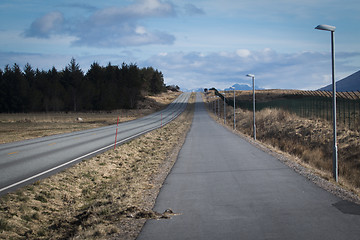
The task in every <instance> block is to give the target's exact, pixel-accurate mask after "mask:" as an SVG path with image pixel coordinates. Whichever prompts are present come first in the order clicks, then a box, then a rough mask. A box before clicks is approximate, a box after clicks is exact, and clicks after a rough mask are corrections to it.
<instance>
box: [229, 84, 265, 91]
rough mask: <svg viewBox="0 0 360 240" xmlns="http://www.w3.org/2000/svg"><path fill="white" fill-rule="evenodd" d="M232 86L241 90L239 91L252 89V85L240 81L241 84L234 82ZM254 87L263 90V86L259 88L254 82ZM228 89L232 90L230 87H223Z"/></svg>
mask: <svg viewBox="0 0 360 240" xmlns="http://www.w3.org/2000/svg"><path fill="white" fill-rule="evenodd" d="M232 87H233V88H235V90H241V91H248V90H252V86H250V85H248V84H245V83H242V84H238V83H236V84H234V85H232ZM255 89H256V90H263V88H259V87H258V86H256V84H255ZM229 90H232V89H230V88H225V91H229Z"/></svg>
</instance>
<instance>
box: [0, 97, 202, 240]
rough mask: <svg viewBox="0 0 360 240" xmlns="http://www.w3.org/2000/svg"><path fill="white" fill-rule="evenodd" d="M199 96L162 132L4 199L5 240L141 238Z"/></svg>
mask: <svg viewBox="0 0 360 240" xmlns="http://www.w3.org/2000/svg"><path fill="white" fill-rule="evenodd" d="M194 100H195V97H194V95H193V96H192V97H191V100H190V103H191V104H189V105H188V107H187V109H186V111H185V112H184V113H183V114H182V115H180V116H179V117H178V118H177V119H176V120H174V121H173V122H171V123H169V124H168V125H166V126H164V127H163V128H161V129H157V130H155V131H152V132H150V133H148V134H146V135H143V136H142V137H140V138H137V139H135V140H133V141H131V142H128V143H126V144H123V145H121V146H119V147H117V148H116V150H111V151H108V152H105V153H103V154H101V155H98V156H95V157H93V158H91V159H89V160H85V161H83V162H81V163H79V164H77V165H75V166H73V167H71V168H69V169H67V170H65V171H63V172H61V173H59V174H56V175H54V176H51V177H49V178H46V179H44V180H42V181H39V182H36V183H35V184H33V185H30V186H27V187H24V188H22V189H19V190H17V191H16V192H13V193H9V194H7V195H5V196H3V197H2V198H0V239H135V238H136V237H137V235H138V233H139V232H140V230H141V228H142V226H143V224H144V223H145V221H146V219H150V218H153V219H159V218H165V219H166V218H171V217H174V216H175V215H177V214H181V213H174V212H172V210H171V209H164V211H163V212H161V213H157V212H154V211H152V208H153V205H154V203H155V199H156V197H157V194H158V192H159V190H160V188H161V186H162V184H163V181H164V180H165V178H166V176H167V174H168V172H169V171H170V169H171V168H172V166H173V164H174V162H175V160H176V158H177V155H178V152H179V150H180V149H181V146H182V144H183V142H184V140H185V136H186V133H187V132H188V130H189V129H190V126H191V122H192V117H193V111H194V106H193V104H192V103H194Z"/></svg>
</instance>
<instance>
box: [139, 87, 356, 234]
mask: <svg viewBox="0 0 360 240" xmlns="http://www.w3.org/2000/svg"><path fill="white" fill-rule="evenodd" d="M168 208H171V209H172V210H173V211H174V212H176V213H179V214H180V215H177V216H173V217H172V218H171V219H169V220H148V221H147V222H146V224H145V226H144V228H143V230H142V232H141V233H140V235H139V237H138V239H154V240H155V239H156V240H158V239H261V240H263V239H301V240H303V239H307V240H309V239H327V240H328V239H337V240H339V239H347V240H349V239H357V240H358V239H360V206H359V205H355V204H352V203H349V202H347V201H343V200H341V199H339V198H337V197H335V196H334V195H332V194H330V193H328V192H326V191H325V190H323V189H321V188H319V187H317V186H316V185H314V184H313V183H312V182H310V181H308V180H307V179H305V178H304V177H302V176H300V175H298V174H297V173H295V172H294V171H293V170H291V169H290V168H288V167H287V166H285V165H284V164H283V163H281V162H280V161H279V160H277V159H276V158H274V157H272V156H270V155H269V154H267V153H265V152H263V151H261V150H259V149H257V148H256V147H254V146H253V145H251V144H249V143H248V142H246V141H245V140H243V139H242V138H240V137H238V136H237V135H235V134H233V133H232V132H230V131H229V130H227V129H225V128H224V127H222V126H221V125H219V124H217V123H216V122H215V121H213V120H212V119H211V118H210V117H209V115H208V114H207V111H206V110H205V107H204V104H203V103H202V101H201V98H200V96H199V94H198V95H197V103H196V110H195V115H194V121H193V125H192V127H191V130H190V132H189V133H188V136H187V138H186V141H185V144H184V146H183V148H182V150H181V151H180V154H179V158H178V160H177V162H176V164H175V165H174V167H173V169H172V171H171V173H170V174H169V176H168V177H167V179H166V181H165V183H164V186H163V188H162V189H161V191H160V194H159V196H158V198H157V200H156V205H155V209H154V210H155V211H158V212H163V211H164V210H165V209H168Z"/></svg>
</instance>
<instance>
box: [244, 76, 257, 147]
mask: <svg viewBox="0 0 360 240" xmlns="http://www.w3.org/2000/svg"><path fill="white" fill-rule="evenodd" d="M246 76H247V77H251V78H252V85H253V119H254V122H253V129H254V140H255V141H256V124H255V75H254V74H247V75H246Z"/></svg>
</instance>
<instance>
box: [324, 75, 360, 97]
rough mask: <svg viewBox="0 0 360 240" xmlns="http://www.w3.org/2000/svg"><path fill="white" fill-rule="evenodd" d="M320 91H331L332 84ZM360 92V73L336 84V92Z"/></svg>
mask: <svg viewBox="0 0 360 240" xmlns="http://www.w3.org/2000/svg"><path fill="white" fill-rule="evenodd" d="M319 90H320V91H332V84H330V85H327V86H326V87H323V88H320V89H319ZM359 90H360V71H358V72H356V73H353V74H351V75H350V76H348V77H346V78H344V79H341V80H339V81H337V82H336V91H338V92H351V91H359Z"/></svg>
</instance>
